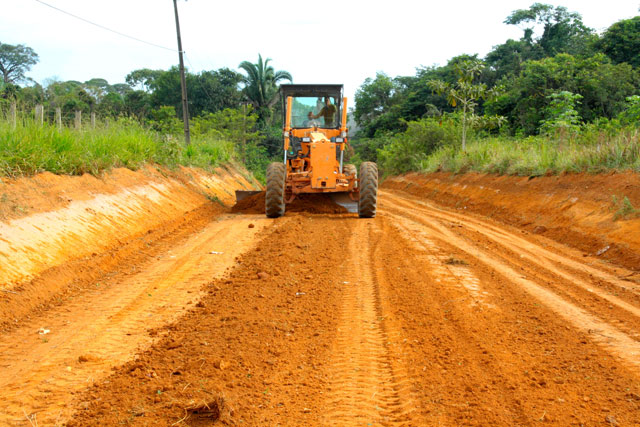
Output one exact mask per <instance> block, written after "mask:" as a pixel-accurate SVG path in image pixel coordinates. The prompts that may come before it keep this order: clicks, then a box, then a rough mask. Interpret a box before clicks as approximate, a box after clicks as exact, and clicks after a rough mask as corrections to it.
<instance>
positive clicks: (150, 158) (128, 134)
mask: <svg viewBox="0 0 640 427" xmlns="http://www.w3.org/2000/svg"><path fill="white" fill-rule="evenodd" d="M226 114H231V115H233V114H234V113H233V112H226ZM216 120H217V122H216ZM254 120H255V119H254ZM220 121H224V118H220V117H214V118H210V119H209V120H202V121H201V122H200V123H199V126H198V127H197V128H196V129H197V130H196V132H194V134H193V139H192V143H191V145H189V146H185V145H184V144H183V143H182V142H181V140H180V139H179V138H177V137H174V136H172V135H171V134H162V133H159V132H157V131H156V130H154V129H152V128H149V127H144V126H142V125H141V124H140V123H138V122H137V121H136V120H134V119H130V118H120V119H117V120H114V121H111V122H109V123H108V124H105V123H99V124H98V125H97V126H96V128H90V129H83V130H75V129H70V128H66V127H63V128H62V129H58V128H57V127H56V126H54V125H50V124H47V123H45V124H44V125H40V124H38V123H36V122H34V121H33V120H31V119H23V120H18V122H17V123H16V126H15V127H14V126H13V124H12V123H11V122H9V121H4V120H0V176H9V177H17V176H24V175H33V174H36V173H39V172H43V171H49V172H52V173H57V174H70V175H81V174H84V173H90V174H94V175H98V174H100V173H101V172H103V171H105V170H109V169H111V168H114V167H126V168H129V169H138V168H140V167H141V166H142V165H144V164H148V163H156V164H160V165H164V166H167V167H176V166H178V165H183V166H195V167H200V168H203V169H205V170H212V169H213V168H215V167H216V166H219V165H221V164H224V163H228V162H233V161H238V162H241V161H242V158H241V155H240V154H239V152H238V148H237V144H236V143H235V142H234V138H237V136H236V137H234V136H233V135H232V134H231V132H229V131H225V130H224V129H223V128H222V127H221V126H220V129H221V130H218V129H214V130H212V129H211V128H208V125H212V124H213V125H216V126H218V125H219V122H220ZM228 122H229V121H227V123H228ZM247 148H248V149H249V150H258V147H257V146H256V144H255V142H249V143H248V144H247ZM245 154H246V155H247V156H248V157H250V158H251V159H250V161H247V164H252V162H254V163H255V162H256V160H255V159H254V157H257V158H260V157H261V156H264V153H259V154H258V155H256V154H255V153H252V152H249V153H246V152H245ZM258 161H259V160H258ZM260 166H261V165H260ZM257 175H259V174H257Z"/></svg>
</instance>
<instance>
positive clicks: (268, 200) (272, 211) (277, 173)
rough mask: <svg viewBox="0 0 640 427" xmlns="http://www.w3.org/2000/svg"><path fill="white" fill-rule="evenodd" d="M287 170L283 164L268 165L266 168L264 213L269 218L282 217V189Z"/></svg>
mask: <svg viewBox="0 0 640 427" xmlns="http://www.w3.org/2000/svg"><path fill="white" fill-rule="evenodd" d="M286 175H287V168H286V167H285V165H284V163H270V164H269V166H267V191H266V193H265V197H264V211H265V213H266V214H267V217H269V218H278V217H281V216H282V215H284V187H285V177H286Z"/></svg>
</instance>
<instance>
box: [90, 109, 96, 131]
mask: <svg viewBox="0 0 640 427" xmlns="http://www.w3.org/2000/svg"><path fill="white" fill-rule="evenodd" d="M95 128H96V113H94V112H93V111H92V112H91V129H95Z"/></svg>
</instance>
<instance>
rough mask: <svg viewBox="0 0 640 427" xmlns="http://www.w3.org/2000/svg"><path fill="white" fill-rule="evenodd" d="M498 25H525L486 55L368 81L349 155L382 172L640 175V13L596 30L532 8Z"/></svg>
mask: <svg viewBox="0 0 640 427" xmlns="http://www.w3.org/2000/svg"><path fill="white" fill-rule="evenodd" d="M505 23H506V24H508V25H518V26H519V27H523V26H524V27H525V28H524V31H523V35H522V38H521V39H519V40H507V41H506V42H504V43H503V44H500V45H498V46H494V48H493V49H492V50H491V52H489V53H488V54H487V55H486V56H485V57H484V58H479V57H478V55H460V56H456V57H454V58H452V59H451V60H450V61H449V62H448V64H446V65H444V66H440V67H437V66H434V67H421V68H418V69H417V72H416V75H415V76H398V77H395V78H392V77H389V76H387V75H386V74H384V73H378V74H377V75H376V77H375V78H373V79H367V80H366V81H365V82H364V84H363V85H362V86H361V87H360V88H359V89H358V91H357V93H356V110H355V112H354V116H355V119H356V121H357V123H358V125H359V126H360V128H361V130H360V134H359V135H360V136H361V138H359V139H358V140H356V141H354V145H355V146H356V152H357V157H358V158H360V159H363V160H377V161H379V163H380V164H381V168H382V169H383V170H384V171H385V173H399V172H405V171H408V170H426V171H433V170H451V171H465V170H469V169H475V170H482V171H491V172H499V173H523V174H528V173H539V172H540V171H542V172H544V171H545V170H548V171H563V170H569V171H579V170H602V169H606V168H633V169H636V170H640V168H639V166H640V160H639V159H638V156H639V153H638V141H637V139H638V138H637V131H636V129H637V126H638V123H640V104H638V102H639V99H640V98H638V97H637V96H636V95H638V94H640V68H639V67H640V60H639V59H638V58H640V57H639V56H638V52H640V50H639V49H640V17H635V18H633V19H628V20H622V21H619V22H616V23H615V24H613V25H612V26H611V27H610V28H609V29H607V30H606V31H605V32H604V33H603V34H602V35H598V34H596V33H595V31H594V30H592V29H590V28H587V27H586V26H585V25H584V24H583V23H582V18H581V16H580V15H579V14H577V13H575V12H569V11H568V10H567V9H566V8H564V7H553V6H550V5H545V4H540V3H535V4H533V5H532V6H531V7H530V8H529V9H523V10H516V11H514V12H513V13H512V14H511V15H509V16H508V17H507V18H506V20H505ZM467 103H470V107H471V109H470V110H469V109H468V108H467V107H468V104H467ZM467 127H468V128H469V130H468V132H467ZM465 139H466V140H467V141H470V144H468V145H467V146H466V147H464V146H463V144H462V142H463V141H464V140H465Z"/></svg>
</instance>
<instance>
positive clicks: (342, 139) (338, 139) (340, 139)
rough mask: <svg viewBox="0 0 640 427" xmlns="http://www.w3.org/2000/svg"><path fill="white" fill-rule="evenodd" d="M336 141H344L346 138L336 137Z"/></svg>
mask: <svg viewBox="0 0 640 427" xmlns="http://www.w3.org/2000/svg"><path fill="white" fill-rule="evenodd" d="M336 142H344V138H336Z"/></svg>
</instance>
